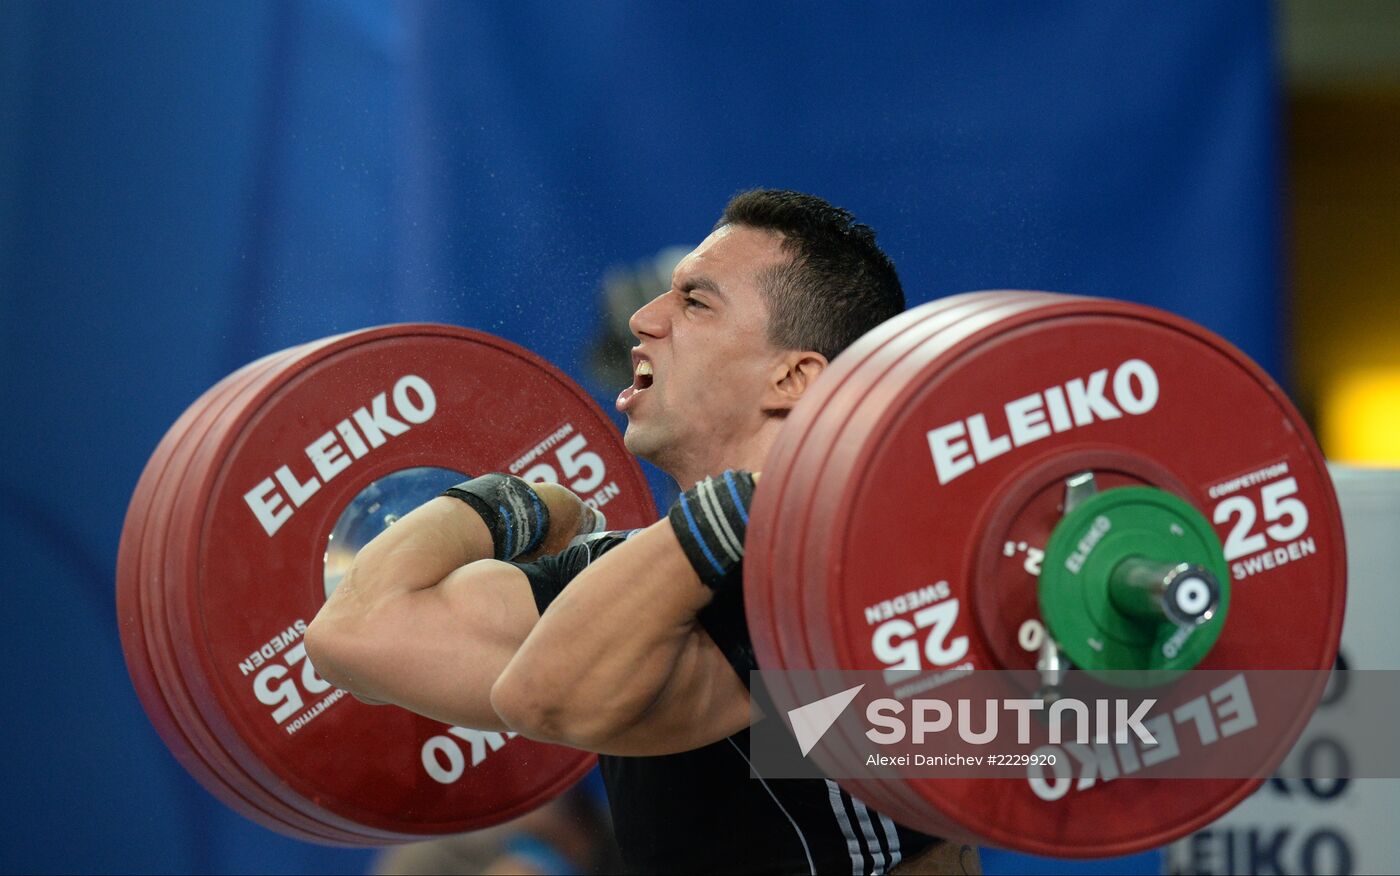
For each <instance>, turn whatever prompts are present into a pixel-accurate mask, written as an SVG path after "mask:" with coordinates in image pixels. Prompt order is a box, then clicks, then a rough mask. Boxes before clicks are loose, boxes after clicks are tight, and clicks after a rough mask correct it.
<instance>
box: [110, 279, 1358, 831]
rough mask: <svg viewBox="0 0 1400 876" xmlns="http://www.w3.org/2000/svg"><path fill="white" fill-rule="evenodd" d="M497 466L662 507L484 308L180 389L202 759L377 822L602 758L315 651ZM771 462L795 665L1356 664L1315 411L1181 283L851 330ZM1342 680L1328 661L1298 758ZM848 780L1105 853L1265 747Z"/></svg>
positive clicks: (170, 471)
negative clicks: (383, 687) (1227, 754)
mask: <svg viewBox="0 0 1400 876" xmlns="http://www.w3.org/2000/svg"><path fill="white" fill-rule="evenodd" d="M486 471H508V472H512V473H514V474H518V475H521V476H522V477H524V478H526V479H527V480H531V481H557V482H560V483H563V484H564V485H566V486H568V487H569V488H570V489H572V490H573V491H574V492H575V493H577V494H579V495H580V496H581V497H582V498H583V499H584V500H585V501H586V502H588V503H589V504H590V505H593V506H594V507H598V508H600V509H601V510H603V511H604V512H605V513H606V515H607V518H608V520H609V523H610V525H612V526H614V527H616V528H620V529H621V528H633V527H640V526H645V525H647V524H649V523H651V522H653V521H655V520H656V518H657V516H658V515H657V511H656V508H655V506H654V504H653V502H652V500H651V497H650V493H649V492H648V489H647V486H646V483H645V480H644V478H643V476H642V474H641V471H640V468H639V467H638V465H637V463H636V461H635V459H633V458H632V457H631V456H630V455H629V454H628V453H627V452H626V450H625V448H624V447H623V445H622V442H621V438H620V436H619V435H618V433H617V431H616V429H615V428H614V426H613V425H612V423H611V421H610V420H609V419H608V418H607V416H606V415H605V414H604V413H603V412H602V411H601V410H600V409H599V408H598V407H597V406H596V405H595V404H594V403H593V401H592V400H591V399H590V398H589V397H588V395H587V394H586V393H585V392H584V391H583V390H582V389H581V388H579V387H578V386H577V385H576V384H575V383H573V382H572V381H571V380H570V379H569V378H568V377H566V376H565V375H564V374H563V373H561V372H560V371H559V370H558V369H556V368H555V367H553V366H552V365H550V364H549V363H547V362H545V361H544V360H543V359H541V358H539V357H538V356H536V355H534V354H532V353H530V352H529V351H526V350H523V349H521V348H520V347H518V346H516V345H514V344H511V343H508V342H506V341H503V340H501V339H498V338H495V337H492V336H490V335H487V334H484V333H481V332H477V331H472V330H469V329H464V328H458V327H452V326H445V325H429V324H415V325H395V326H385V327H380V328H373V329H367V330H364V331H358V332H352V333H349V334H345V335H339V336H335V337H330V338H325V339H322V340H318V341H313V342H311V343H308V344H303V345H301V346H298V347H293V348H291V349H288V350H285V351H282V352H279V353H275V354H272V355H270V356H267V357H264V358H263V359H260V360H258V361H256V362H254V363H251V364H250V365H247V366H245V367H244V368H242V369H240V370H239V371H237V372H235V373H234V374H232V375H230V376H228V377H227V378H225V379H224V380H222V381H220V382H219V383H218V384H217V385H215V386H214V387H213V388H211V389H210V390H208V391H207V392H206V393H204V395H202V396H201V397H200V398H199V399H198V400H197V401H195V403H194V404H192V405H191V406H190V407H189V408H188V409H187V410H186V411H185V412H184V413H183V414H182V415H181V417H180V418H179V420H178V421H177V422H176V423H175V424H174V425H173V426H172V427H171V428H170V430H169V431H168V432H167V433H166V435H165V436H164V438H163V439H162V440H161V442H160V444H159V445H158V447H157V448H156V450H155V452H154V453H153V455H152V456H151V458H150V460H149V462H148V463H147V465H146V467H145V469H144V471H143V473H142V475H141V478H140V480H139V481H138V484H137V486H136V490H135V492H134V494H133V496H132V499H131V503H130V506H129V508H128V512H127V517H126V522H125V526H124V528H123V531H122V537H121V546H120V550H119V555H118V565H117V602H118V616H119V623H120V627H121V639H122V646H123V651H124V653H125V656H126V662H127V667H128V669H129V671H130V674H131V677H132V681H133V684H134V686H135V688H136V691H137V693H138V695H139V697H140V699H141V702H142V704H143V706H144V707H145V710H146V712H147V714H148V715H149V716H150V719H151V721H152V723H153V724H154V726H155V727H156V729H157V731H158V732H159V734H160V735H161V737H162V739H163V740H164V742H165V743H166V745H167V746H168V747H169V748H170V750H171V751H172V752H173V753H174V755H175V757H176V758H177V759H178V760H179V762H180V763H181V764H182V765H183V766H184V767H185V768H186V769H187V770H188V771H189V772H190V773H191V774H192V775H193V776H194V777H195V778H196V779H197V780H199V781H200V782H201V784H203V785H204V787H206V788H207V789H208V790H209V791H211V792H212V793H213V794H215V796H217V797H218V798H219V799H221V800H222V801H224V802H225V803H226V804H228V805H229V806H231V807H232V808H234V809H235V810H237V811H239V812H240V813H242V814H244V815H246V816H247V817H249V818H251V819H253V820H255V821H257V822H259V823H260V824H263V825H264V826H266V827H269V828H271V829H274V830H277V831H280V832H282V833H285V834H288V835H291V836H295V837H298V838H301V839H307V840H312V841H316V842H323V843H335V844H343V845H382V844H386V843H392V842H400V841H408V840H413V839H421V838H424V837H427V836H432V835H437V834H445V833H455V832H462V831H467V830H473V829H477V828H481V827H485V826H489V825H492V824H496V823H500V822H502V821H505V820H508V819H510V818H513V817H515V816H517V815H520V814H522V813H524V812H526V811H529V810H530V809H532V808H534V807H536V806H538V805H541V804H542V803H544V802H546V801H548V800H549V799H552V798H553V797H554V796H556V795H557V794H559V793H561V792H562V791H563V790H564V789H566V788H567V787H569V786H570V785H572V784H573V783H574V782H575V781H576V780H577V779H578V778H579V777H581V776H582V775H583V774H584V773H585V772H587V771H588V770H589V769H590V768H591V766H592V764H593V762H594V758H593V756H592V755H589V754H586V753H582V752H578V751H573V750H570V749H566V748H561V747H557V746H550V745H545V744H541V743H536V742H533V741H531V740H527V739H524V738H520V737H515V736H513V735H512V734H507V733H496V732H483V731H477V730H473V729H471V728H463V727H449V726H447V725H444V724H442V723H440V722H435V721H432V720H429V719H427V718H423V717H420V716H417V715H414V714H411V713H409V712H407V711H404V710H402V709H396V708H373V707H369V706H366V705H364V704H363V703H360V702H359V701H357V700H355V699H354V698H353V697H349V696H346V695H345V692H344V691H341V690H339V689H336V688H334V687H332V686H331V685H330V684H329V683H327V682H326V681H325V680H323V679H321V678H320V676H318V675H317V674H316V672H315V669H314V667H313V666H312V665H311V663H310V662H309V661H308V660H307V659H306V653H305V648H304V645H303V643H302V634H303V633H304V632H305V628H306V624H307V623H309V622H310V620H311V618H312V617H314V616H315V614H316V612H317V610H318V609H319V607H320V605H321V604H322V603H323V602H324V600H325V598H326V596H327V595H328V593H329V592H330V591H331V590H332V589H333V588H334V587H335V585H336V583H338V581H339V579H340V576H341V575H343V574H344V571H345V569H346V568H347V567H348V564H349V562H350V560H351V559H352V558H353V556H354V553H355V551H356V550H357V549H358V548H359V547H361V546H363V544H365V543H366V542H367V541H368V540H369V539H370V538H372V537H373V536H374V535H375V534H377V533H378V532H379V531H381V530H382V529H383V528H384V527H385V526H387V525H389V524H390V523H392V522H393V520H394V519H396V518H397V517H399V516H401V515H402V514H404V513H407V512H408V511H410V510H411V509H412V508H413V507H415V506H416V505H418V504H421V503H422V502H423V501H425V500H427V499H428V498H431V497H432V496H434V495H436V494H437V493H439V492H440V491H441V490H442V489H443V488H444V487H446V486H449V485H451V484H453V483H456V482H457V481H458V480H460V479H461V477H462V474H463V473H465V472H473V473H479V472H486ZM763 471H764V474H763V479H762V481H761V483H760V486H759V488H758V490H757V492H756V494H755V499H754V504H753V507H752V509H751V519H750V526H749V533H748V537H747V549H746V559H745V591H744V599H745V604H746V612H747V616H748V621H749V626H750V631H751V635H752V638H753V643H754V649H755V654H756V656H757V658H758V661H759V664H760V666H761V667H762V668H764V669H765V670H777V669H787V670H805V669H841V670H872V669H878V670H889V671H898V672H900V673H903V674H904V675H906V676H912V677H915V678H917V677H919V676H920V675H921V674H932V673H940V672H946V671H947V670H949V669H950V668H952V669H964V670H965V669H1012V670H1038V671H1039V672H1041V673H1042V674H1044V673H1046V672H1052V673H1053V672H1058V671H1062V670H1061V666H1062V665H1063V666H1074V667H1077V668H1078V669H1080V670H1081V671H1084V672H1086V673H1096V672H1097V673H1104V674H1107V675H1112V674H1113V673H1117V672H1121V671H1122V670H1144V671H1153V672H1167V673H1171V672H1184V671H1186V670H1188V669H1192V668H1197V669H1225V668H1228V669H1242V670H1247V669H1263V668H1277V669H1309V670H1325V669H1327V668H1328V667H1330V666H1331V663H1332V660H1333V659H1334V657H1335V654H1336V648H1337V642H1338V638H1339V635H1340V629H1341V621H1342V607H1343V604H1344V598H1345V565H1344V563H1345V559H1344V549H1343V540H1342V531H1341V520H1340V513H1339V510H1338V506H1337V501H1336V498H1335V495H1334V494H1333V492H1332V489H1331V484H1330V480H1329V478H1328V475H1327V472H1326V469H1325V467H1324V465H1323V459H1322V456H1321V454H1320V452H1319V450H1318V448H1317V446H1316V444H1315V442H1314V441H1313V439H1312V437H1311V436H1310V434H1309V432H1308V430H1307V428H1306V426H1305V424H1304V422H1303V420H1302V418H1301V417H1300V415H1299V414H1298V413H1297V411H1296V410H1295V409H1294V408H1293V406H1292V405H1291V404H1290V403H1289V401H1288V400H1287V398H1286V396H1285V395H1284V393H1283V392H1282V391H1281V390H1280V389H1279V388H1278V387H1277V386H1276V385H1275V384H1274V383H1273V382H1272V381H1271V380H1270V379H1269V378H1268V376H1267V375H1266V374H1265V373H1264V372H1263V371H1262V370H1261V369H1260V368H1259V367H1258V366H1257V365H1255V364H1254V363H1252V362H1250V361H1249V360H1248V359H1247V358H1246V357H1245V356H1244V355H1243V354H1242V353H1240V352H1239V351H1238V350H1236V349H1235V348H1233V347H1232V346H1230V345H1229V344H1228V343H1227V342H1225V341H1224V340H1222V339H1220V338H1219V337H1217V336H1215V335H1213V334H1211V333H1210V332H1208V331H1206V330H1205V329H1203V328H1201V327H1199V326H1196V325H1194V324H1192V323H1190V322H1188V321H1186V320H1184V319H1181V318H1179V317H1176V316H1173V315H1171V314H1167V313H1164V312H1162V311H1160V310H1155V309H1152V308H1148V307H1144V306H1141V305H1135V304H1129V303H1125V302H1119V301H1108V300H1103V299H1092V298H1081V297H1074V296H1067V295H1058V294H1052V293H1044V292H978V293H968V294H965V295H956V296H952V297H949V298H944V299H940V300H938V301H935V302H932V303H930V304H926V305H923V306H921V307H917V308H914V309H912V310H909V311H907V312H905V313H903V314H901V315H900V316H898V317H896V318H894V319H892V320H890V321H888V322H886V323H884V324H882V325H880V326H879V327H877V328H876V329H874V330H873V331H871V332H870V333H868V334H867V335H866V336H864V337H863V338H861V339H860V340H858V341H857V342H856V343H855V344H854V345H853V346H852V347H851V348H850V349H849V350H847V351H846V352H844V353H843V354H842V355H840V356H839V357H837V358H836V359H835V360H834V361H833V362H832V363H831V365H830V367H829V368H828V369H827V372H826V373H825V374H824V375H823V377H822V379H821V380H819V381H817V382H816V383H815V384H814V385H813V387H812V390H811V391H810V393H809V395H808V397H806V398H804V399H803V400H802V402H801V403H800V404H799V405H798V406H797V407H796V409H795V410H794V411H793V412H792V413H791V415H790V416H789V418H788V421H787V422H786V423H785V424H784V426H783V428H782V430H781V432H780V434H779V436H778V439H777V442H776V444H775V446H774V448H773V450H772V452H771V454H770V456H769V457H768V460H767V462H766V463H765V466H764V470H763ZM781 675H782V674H781V673H779V674H778V676H779V677H781ZM776 693H778V694H780V695H781V697H783V698H786V699H790V700H792V701H798V700H801V699H802V695H803V693H804V692H803V691H800V690H786V691H778V692H776ZM1320 695H1321V689H1320V688H1318V689H1317V690H1315V691H1314V690H1311V689H1309V690H1304V691H1300V692H1299V699H1298V703H1299V713H1300V718H1299V721H1298V726H1297V727H1293V726H1289V727H1285V728H1281V729H1280V731H1279V732H1278V733H1275V734H1274V738H1275V739H1276V746H1275V747H1276V748H1278V749H1279V750H1278V751H1277V752H1274V751H1270V752H1269V753H1268V754H1269V757H1271V758H1272V759H1273V762H1277V760H1278V759H1281V758H1282V757H1283V756H1284V754H1286V752H1287V747H1288V745H1289V744H1291V741H1292V739H1293V738H1294V737H1295V736H1296V732H1297V731H1298V730H1300V729H1301V719H1302V717H1305V714H1304V713H1306V711H1307V710H1309V709H1310V708H1311V705H1312V704H1313V703H1315V702H1316V699H1317V697H1318V696H1320ZM841 782H842V784H843V785H846V786H847V787H848V789H849V790H850V791H851V792H852V793H854V794H856V795H857V796H860V797H861V798H862V799H864V800H866V801H867V802H868V803H870V804H871V805H872V806H874V807H876V808H877V809H879V810H880V811H882V812H885V813H886V814H889V815H890V816H892V817H894V818H896V819H897V820H901V821H903V822H905V823H907V824H908V825H909V826H911V827H915V828H918V829H922V830H926V831H928V832H931V833H935V834H939V835H945V836H960V837H964V836H965V837H969V838H976V839H984V840H990V841H992V842H994V843H996V844H998V845H1002V846H1005V847H1009V848H1020V849H1024V850H1027V851H1034V852H1038V853H1041V854H1073V855H1085V854H1122V853H1126V852H1130V851H1136V850H1139V849H1143V848H1149V847H1153V846H1156V845H1160V844H1161V843H1163V842H1166V841H1169V840H1171V839H1173V838H1175V837H1178V836H1181V835H1183V834H1185V833H1186V832H1188V831H1190V830H1192V829H1194V828H1196V827H1198V826H1200V825H1201V824H1203V823H1205V822H1207V821H1209V820H1211V819H1213V818H1215V817H1218V815H1220V814H1222V813H1223V812H1224V811H1225V810H1227V809H1228V808H1229V807H1230V806H1232V805H1234V804H1235V803H1236V802H1238V801H1239V800H1241V799H1243V797H1244V796H1246V795H1247V794H1248V793H1249V792H1250V791H1251V790H1252V789H1253V788H1254V787H1255V786H1256V785H1257V784H1258V779H1257V778H1238V779H1211V780H1180V781H1155V782H1138V783H1136V784H1135V783H1132V782H1117V783H1107V784H1102V785H1099V786H1097V787H1094V788H1092V789H1090V790H1089V791H1087V792H1085V793H1080V794H1076V795H1071V796H1069V797H1066V798H1064V799H1059V800H1055V801H1047V800H1045V799H1042V798H1041V797H1038V796H1036V795H1035V794H1033V793H1031V792H1030V790H1029V789H1028V787H1027V783H1025V782H1014V781H1007V780H1000V779H990V780H955V781H947V780H943V781H934V780H920V779H917V778H910V779H909V780H907V781H903V782H890V781H873V780H867V779H858V778H843V779H841ZM989 782H994V783H995V785H992V786H989V785H988V783H989ZM989 787H994V788H995V791H994V792H989V790H988V789H989Z"/></svg>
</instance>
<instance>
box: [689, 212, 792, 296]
mask: <svg viewBox="0 0 1400 876" xmlns="http://www.w3.org/2000/svg"><path fill="white" fill-rule="evenodd" d="M782 244H783V236H782V234H780V233H779V232H776V231H769V230H767V229H762V228H751V227H749V226H746V225H722V226H720V227H719V228H716V229H715V230H714V231H712V232H710V236H709V237H706V238H705V239H704V240H703V241H702V242H701V243H700V245H699V246H697V247H696V248H695V249H694V250H692V251H691V252H690V253H689V254H688V255H687V256H686V257H685V258H683V259H681V261H680V263H679V264H677V265H676V270H675V273H674V275H673V281H674V283H675V284H676V285H677V286H678V287H680V286H684V285H687V284H688V283H692V282H694V281H695V280H697V279H706V280H709V281H712V282H714V283H715V284H717V285H718V286H719V287H720V290H719V291H720V292H721V293H724V292H729V291H731V287H738V286H742V285H748V284H755V283H757V281H758V276H759V273H760V272H761V271H763V270H764V269H765V268H769V267H773V266H775V265H778V264H782V263H783V262H786V261H788V259H789V258H790V256H788V254H787V253H785V252H783V249H782Z"/></svg>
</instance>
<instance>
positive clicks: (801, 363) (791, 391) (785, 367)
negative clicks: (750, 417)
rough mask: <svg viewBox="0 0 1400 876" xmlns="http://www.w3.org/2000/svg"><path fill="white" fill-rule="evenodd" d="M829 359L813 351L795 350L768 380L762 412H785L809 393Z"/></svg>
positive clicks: (775, 365) (776, 366)
mask: <svg viewBox="0 0 1400 876" xmlns="http://www.w3.org/2000/svg"><path fill="white" fill-rule="evenodd" d="M826 365H827V362H826V357H825V356H823V355H822V354H821V353H818V352H816V351H814V350H792V351H789V352H787V353H785V354H784V355H783V357H782V358H781V359H779V360H778V361H777V363H775V364H774V366H773V370H772V372H771V373H770V376H769V380H768V392H767V393H766V395H765V398H764V405H763V409H764V410H765V411H768V412H770V413H778V412H782V413H786V412H788V411H789V410H791V409H792V406H793V405H795V404H797V402H798V401H799V400H800V399H801V398H802V396H804V395H805V394H806V393H807V390H808V388H809V387H811V385H812V381H814V380H816V379H817V377H818V375H820V374H821V373H822V372H823V371H825V370H826Z"/></svg>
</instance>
